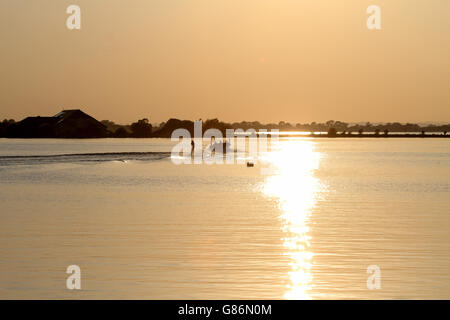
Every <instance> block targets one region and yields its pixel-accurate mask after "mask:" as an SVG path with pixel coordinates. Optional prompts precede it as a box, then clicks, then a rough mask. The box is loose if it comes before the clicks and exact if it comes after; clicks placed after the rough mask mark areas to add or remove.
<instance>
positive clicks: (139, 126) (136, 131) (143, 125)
mask: <svg viewBox="0 0 450 320" xmlns="http://www.w3.org/2000/svg"><path fill="white" fill-rule="evenodd" d="M131 131H132V136H133V137H135V138H149V137H151V136H152V125H151V124H150V123H149V122H148V119H142V120H139V121H138V122H134V123H132V124H131Z"/></svg>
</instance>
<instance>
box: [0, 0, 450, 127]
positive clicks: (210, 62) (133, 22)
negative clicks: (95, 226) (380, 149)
mask: <svg viewBox="0 0 450 320" xmlns="http://www.w3.org/2000/svg"><path fill="white" fill-rule="evenodd" d="M72 4H76V5H79V6H80V8H81V29H80V30H69V29H68V28H67V27H66V19H67V18H68V16H69V15H68V14H67V13H66V8H67V7H68V6H69V5H72ZM369 5H378V6H379V7H380V8H381V27H382V28H381V30H369V29H368V28H367V26H366V21H367V18H368V17H369V15H368V14H367V13H366V9H367V7H368V6H369ZM0 40H1V42H0V119H3V118H8V119H10V118H12V119H16V120H21V119H23V118H25V117H26V116H33V115H34V116H35V115H41V116H47V115H54V114H56V113H58V112H59V111H60V110H61V109H71V108H80V109H82V110H84V111H85V112H87V113H89V114H90V115H92V116H94V117H95V118H97V119H99V120H103V119H109V120H112V121H114V122H116V123H122V124H125V123H130V122H132V121H136V120H137V119H141V118H148V119H149V120H150V122H152V123H157V122H162V121H166V120H167V119H169V118H180V119H190V120H196V119H204V120H205V119H209V118H219V119H220V120H223V121H242V120H247V121H253V120H257V121H261V122H264V123H268V122H278V121H287V122H291V123H299V122H300V123H306V122H312V121H316V122H322V121H327V120H341V121H347V122H359V121H372V122H393V121H399V122H425V121H436V122H450V1H448V0H386V1H384V0H370V1H366V0H341V1H336V0H95V1H93V0H58V1H55V0H33V1H30V0H1V1H0Z"/></svg>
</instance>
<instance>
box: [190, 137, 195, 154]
mask: <svg viewBox="0 0 450 320" xmlns="http://www.w3.org/2000/svg"><path fill="white" fill-rule="evenodd" d="M194 149H195V142H194V139H192V140H191V155H193V154H194Z"/></svg>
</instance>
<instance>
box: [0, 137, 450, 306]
mask: <svg viewBox="0 0 450 320" xmlns="http://www.w3.org/2000/svg"><path fill="white" fill-rule="evenodd" d="M173 145H174V143H173V142H171V141H170V140H168V139H103V140H95V139H92V140H46V139H42V140H18V139H11V140H6V139H0V200H1V206H2V208H1V210H0V221H1V224H0V298H2V299H13V298H14V299H26V298H33V299H50V298H76V299H78V298H83V299H94V298H97V299H106V298H119V299H221V298H223V299H285V298H287V299H335V298H361V299H380V298H387V299H405V298H408V299H409V298H425V299H430V298H438V299H449V298H450V253H449V252H450V197H449V195H450V192H449V191H450V145H449V143H448V142H447V141H446V139H426V140H419V139H357V138H355V139H339V138H336V139H326V138H323V139H316V140H314V139H311V138H289V139H282V140H280V141H279V142H275V143H274V145H273V146H272V148H271V149H270V150H269V152H264V153H260V154H259V155H258V160H259V161H258V162H257V164H256V166H255V167H254V168H247V167H246V166H245V164H233V165H230V164H223V165H219V164H213V165H207V164H201V165H193V164H192V165H175V164H173V162H172V161H171V157H170V151H171V150H172V147H173ZM73 264H75V265H79V266H80V268H81V272H82V290H81V291H70V290H67V289H66V278H67V276H68V275H67V274H66V273H65V270H66V268H67V266H69V265H73ZM370 265H377V266H379V268H380V269H381V289H379V290H368V288H367V285H366V281H367V278H368V276H369V275H368V274H367V273H366V269H367V267H368V266H370Z"/></svg>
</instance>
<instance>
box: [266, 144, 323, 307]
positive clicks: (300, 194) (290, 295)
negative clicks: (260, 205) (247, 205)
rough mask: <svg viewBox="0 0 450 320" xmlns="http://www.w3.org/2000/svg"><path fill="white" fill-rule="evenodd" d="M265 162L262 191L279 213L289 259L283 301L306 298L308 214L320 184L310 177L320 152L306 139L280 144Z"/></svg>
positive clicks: (315, 167)
mask: <svg viewBox="0 0 450 320" xmlns="http://www.w3.org/2000/svg"><path fill="white" fill-rule="evenodd" d="M265 160H266V161H267V162H268V164H269V166H270V168H271V169H272V172H271V174H269V175H268V176H267V178H266V180H265V183H264V186H263V192H264V194H266V195H267V196H269V197H274V198H276V199H277V202H278V203H279V208H280V209H281V211H282V214H281V219H282V226H283V232H284V233H285V234H286V237H285V238H283V245H284V247H285V249H286V250H285V254H286V255H287V256H289V259H290V267H291V268H290V269H291V271H290V272H289V284H288V288H287V289H288V290H287V292H286V294H285V298H286V299H310V298H311V297H310V295H309V291H310V290H311V287H310V286H311V281H312V279H311V264H312V258H313V253H312V252H311V251H310V250H309V249H310V243H309V241H310V236H309V225H310V221H311V211H312V208H313V207H314V205H315V203H316V201H317V195H318V191H319V190H320V188H321V185H320V183H319V181H318V179H317V178H316V177H315V176H314V171H315V170H316V169H317V168H318V166H319V162H320V153H318V152H316V151H314V143H313V142H312V141H308V140H287V141H280V142H279V143H278V144H277V145H275V146H273V147H272V151H271V152H270V153H268V154H267V156H266V157H265Z"/></svg>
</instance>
